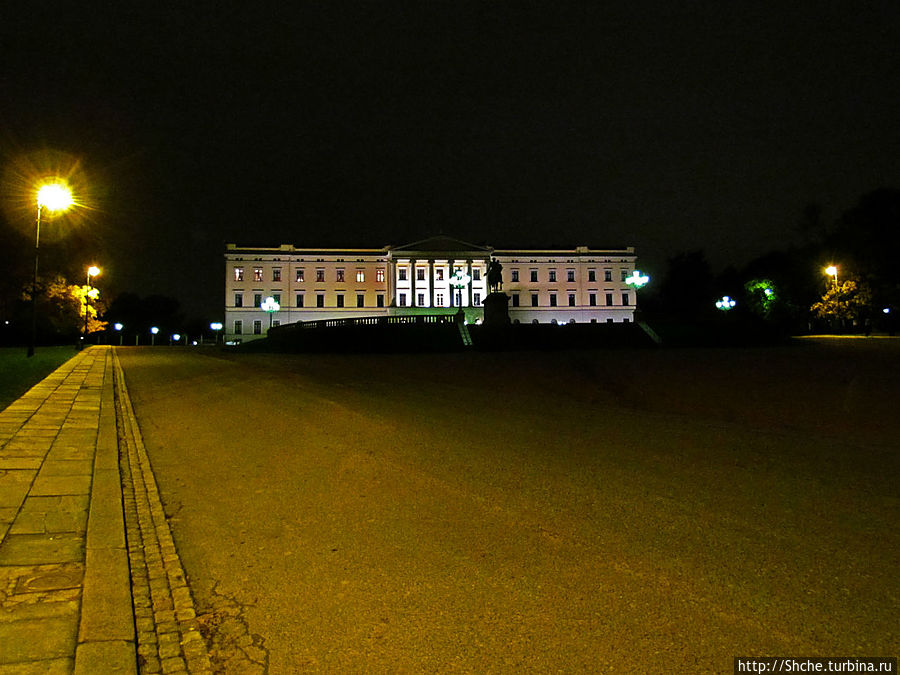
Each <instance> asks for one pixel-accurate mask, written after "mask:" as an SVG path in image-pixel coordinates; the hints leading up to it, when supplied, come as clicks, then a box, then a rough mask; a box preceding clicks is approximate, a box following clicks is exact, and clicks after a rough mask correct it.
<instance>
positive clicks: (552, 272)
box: [548, 270, 556, 306]
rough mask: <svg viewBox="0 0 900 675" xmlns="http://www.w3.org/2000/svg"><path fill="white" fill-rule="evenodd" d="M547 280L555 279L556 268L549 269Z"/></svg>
mask: <svg viewBox="0 0 900 675" xmlns="http://www.w3.org/2000/svg"><path fill="white" fill-rule="evenodd" d="M548 281H556V270H550V278H549V279H548ZM551 306H552V305H551Z"/></svg>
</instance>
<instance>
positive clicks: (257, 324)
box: [253, 319, 262, 335]
mask: <svg viewBox="0 0 900 675" xmlns="http://www.w3.org/2000/svg"><path fill="white" fill-rule="evenodd" d="M253 334H254V335H262V321H260V320H259V319H256V320H255V321H254V322H253Z"/></svg>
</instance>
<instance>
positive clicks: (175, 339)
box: [172, 333, 181, 342]
mask: <svg viewBox="0 0 900 675" xmlns="http://www.w3.org/2000/svg"><path fill="white" fill-rule="evenodd" d="M180 339H181V334H180V333H175V334H173V335H172V340H173V341H174V342H178V341H179V340H180Z"/></svg>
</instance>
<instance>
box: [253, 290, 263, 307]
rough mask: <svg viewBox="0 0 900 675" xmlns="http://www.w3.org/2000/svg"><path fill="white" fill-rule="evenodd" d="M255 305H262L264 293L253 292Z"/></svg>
mask: <svg viewBox="0 0 900 675" xmlns="http://www.w3.org/2000/svg"><path fill="white" fill-rule="evenodd" d="M253 306H254V307H262V293H254V294H253Z"/></svg>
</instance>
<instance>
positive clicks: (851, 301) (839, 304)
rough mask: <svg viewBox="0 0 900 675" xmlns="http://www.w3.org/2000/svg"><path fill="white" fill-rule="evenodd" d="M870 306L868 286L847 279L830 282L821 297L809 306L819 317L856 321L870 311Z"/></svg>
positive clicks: (870, 297) (870, 293)
mask: <svg viewBox="0 0 900 675" xmlns="http://www.w3.org/2000/svg"><path fill="white" fill-rule="evenodd" d="M871 307H872V292H871V290H870V289H869V286H868V285H867V284H866V283H864V282H861V281H857V280H854V279H847V280H846V281H843V282H841V283H837V284H830V285H829V286H828V290H826V291H825V294H824V295H823V296H822V299H821V300H820V301H819V302H817V303H815V304H814V305H813V306H812V307H810V311H812V313H813V314H814V315H815V316H816V317H817V318H819V319H830V320H833V321H835V320H836V321H840V322H842V323H846V322H857V323H858V322H861V320H862V319H863V318H864V317H865V316H866V315H867V314H868V313H869V312H870V311H871Z"/></svg>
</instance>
